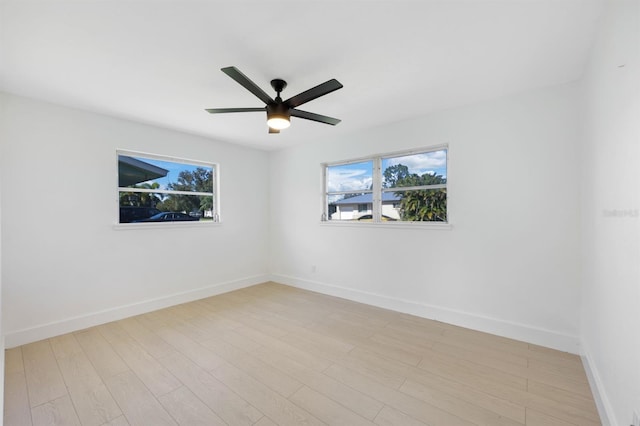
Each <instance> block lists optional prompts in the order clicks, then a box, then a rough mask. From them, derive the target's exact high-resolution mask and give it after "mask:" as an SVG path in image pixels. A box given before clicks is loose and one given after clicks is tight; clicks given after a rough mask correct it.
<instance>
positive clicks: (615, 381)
mask: <svg viewBox="0 0 640 426" xmlns="http://www.w3.org/2000/svg"><path fill="white" fill-rule="evenodd" d="M608 9H609V10H608V13H607V15H606V18H605V19H604V22H603V24H602V27H601V33H600V36H599V38H598V40H597V43H596V45H595V47H594V50H593V52H592V56H591V61H590V64H589V66H588V67H587V72H586V75H585V78H584V91H585V93H584V94H585V99H584V102H583V104H584V105H585V106H586V108H585V110H584V114H585V115H584V119H583V120H582V121H581V122H582V123H583V132H584V133H583V134H584V137H583V140H582V144H581V145H582V146H581V149H582V151H583V155H584V160H583V165H584V167H583V176H582V189H583V194H584V195H583V206H582V207H583V244H582V246H583V256H584V258H583V271H582V276H583V282H584V286H583V292H582V293H583V297H582V326H581V330H582V333H581V338H582V342H583V345H584V353H585V357H586V359H587V361H588V362H587V368H588V370H590V372H591V374H592V379H593V382H594V383H596V384H597V390H596V397H597V399H598V402H599V403H600V408H601V409H603V410H601V412H602V414H605V415H604V416H603V420H604V422H605V424H614V425H628V424H631V419H632V412H633V409H634V408H635V409H636V410H637V411H638V413H639V414H640V340H639V336H640V217H639V215H640V6H639V2H638V1H637V0H634V1H612V2H609V3H608Z"/></svg>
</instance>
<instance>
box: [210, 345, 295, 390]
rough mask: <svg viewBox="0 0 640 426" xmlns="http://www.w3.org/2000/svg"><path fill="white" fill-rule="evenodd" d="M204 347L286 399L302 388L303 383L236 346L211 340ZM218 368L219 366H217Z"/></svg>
mask: <svg viewBox="0 0 640 426" xmlns="http://www.w3.org/2000/svg"><path fill="white" fill-rule="evenodd" d="M202 345H203V346H206V347H207V348H210V349H211V350H212V351H214V352H215V353H216V354H218V355H219V356H220V357H222V358H224V359H225V360H226V362H228V363H229V364H232V365H234V366H236V367H238V368H239V369H241V370H242V371H244V372H246V373H247V374H249V375H250V376H251V377H253V378H254V379H256V380H258V381H259V382H260V383H263V384H265V385H266V386H268V387H269V388H271V389H273V390H274V391H276V392H278V393H279V394H280V395H282V396H284V397H289V396H290V395H291V394H293V393H294V392H295V391H297V390H298V389H300V388H301V387H302V383H300V382H299V381H298V380H296V379H294V378H293V377H291V376H290V375H289V374H287V373H285V372H282V371H278V370H276V369H274V368H273V367H272V366H270V365H269V364H267V363H265V362H263V361H262V360H261V359H259V358H257V357H254V356H253V355H251V354H248V353H246V352H244V351H243V350H241V349H238V348H236V347H235V346H233V345H231V344H229V343H227V342H225V341H222V340H217V339H216V340H214V339H209V340H205V341H203V342H202ZM216 367H217V366H216Z"/></svg>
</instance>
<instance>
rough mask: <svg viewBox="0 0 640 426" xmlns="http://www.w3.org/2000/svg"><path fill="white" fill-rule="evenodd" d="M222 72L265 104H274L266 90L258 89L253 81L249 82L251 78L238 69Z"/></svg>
mask: <svg viewBox="0 0 640 426" xmlns="http://www.w3.org/2000/svg"><path fill="white" fill-rule="evenodd" d="M221 71H222V72H223V73H225V74H226V75H228V76H229V77H231V78H232V79H234V80H235V81H236V82H238V83H239V84H240V85H241V86H242V87H244V88H245V89H247V90H248V91H250V92H251V93H253V94H254V95H256V96H257V97H258V99H260V100H261V101H262V102H264V103H265V104H269V103H273V102H274V101H273V99H271V97H270V96H269V95H267V94H266V93H265V92H264V90H262V89H261V88H260V87H258V85H257V84H255V83H254V82H253V81H251V80H249V77H247V76H246V75H244V74H242V72H240V70H239V69H238V68H236V67H226V68H221Z"/></svg>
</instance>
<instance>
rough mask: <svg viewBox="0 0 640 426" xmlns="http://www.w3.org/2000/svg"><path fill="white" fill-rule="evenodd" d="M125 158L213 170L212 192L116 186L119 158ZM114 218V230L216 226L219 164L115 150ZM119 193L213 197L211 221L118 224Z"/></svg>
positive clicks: (218, 213) (219, 219)
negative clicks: (146, 159) (145, 159)
mask: <svg viewBox="0 0 640 426" xmlns="http://www.w3.org/2000/svg"><path fill="white" fill-rule="evenodd" d="M121 155H123V156H127V157H138V158H143V159H144V158H149V159H152V160H160V161H168V162H172V163H179V164H187V165H190V166H203V167H207V168H212V169H213V179H214V184H213V192H196V191H174V190H168V189H146V188H129V187H120V186H119V185H118V178H119V172H118V162H119V157H120V156H121ZM115 182H116V188H117V189H116V199H115V201H116V203H115V204H116V208H115V212H116V217H115V225H114V227H115V228H116V229H132V228H148V227H152V228H163V227H176V226H183V227H184V226H211V225H218V224H220V223H221V222H222V218H221V215H220V164H218V163H214V162H211V161H202V160H190V159H186V158H180V157H174V156H170V155H161V154H152V153H148V152H139V151H130V150H126V149H116V177H115ZM121 192H139V193H153V194H177V195H200V196H205V197H208V196H212V197H213V210H212V212H211V213H212V220H210V221H209V220H207V221H193V222H180V221H176V222H171V221H167V222H161V223H159V222H156V223H154V222H148V223H141V222H137V223H120V193H121Z"/></svg>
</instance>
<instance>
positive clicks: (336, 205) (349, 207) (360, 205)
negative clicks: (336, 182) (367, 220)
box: [327, 192, 373, 220]
mask: <svg viewBox="0 0 640 426" xmlns="http://www.w3.org/2000/svg"><path fill="white" fill-rule="evenodd" d="M372 199H373V194H372V193H371V192H366V193H352V194H340V195H337V194H334V195H329V196H327V202H328V208H327V212H328V217H327V220H357V219H359V218H360V217H362V216H363V215H367V214H368V215H369V216H371V214H372V213H373V212H372V211H371V209H372Z"/></svg>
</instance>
